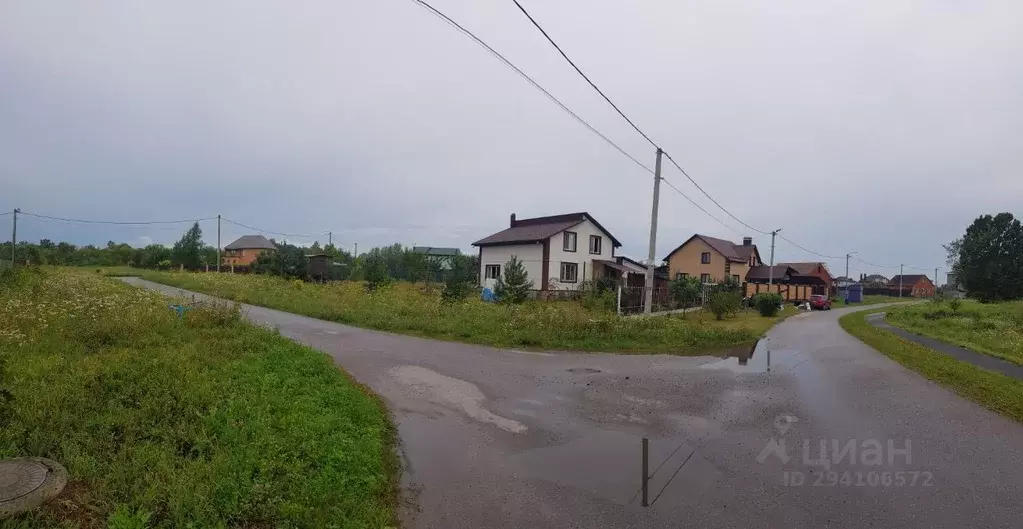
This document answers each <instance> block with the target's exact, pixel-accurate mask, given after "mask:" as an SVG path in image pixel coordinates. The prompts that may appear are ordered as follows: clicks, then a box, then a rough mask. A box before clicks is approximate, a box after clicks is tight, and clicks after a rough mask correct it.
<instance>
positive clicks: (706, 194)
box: [664, 152, 771, 235]
mask: <svg viewBox="0 0 1023 529" xmlns="http://www.w3.org/2000/svg"><path fill="white" fill-rule="evenodd" d="M664 155H665V156H667V157H668V161H669V162H671V164H672V165H674V166H675V167H676V168H677V169H678V170H679V171H681V172H682V174H683V175H685V177H686V178H687V179H689V181H690V182H692V183H693V185H694V186H696V189H699V190H700V192H701V193H703V196H705V197H707V198H709V199H710V201H711V202H713V203H714V205H716V206H717V207H719V208H721V211H724V212H725V213H727V214H728V216H729V217H732V218H733V219H735V221H736V222H738V223H739V224H742V225H743V226H746V227H747V228H749V229H751V230H753V231H755V232H757V233H759V234H761V235H770V233H771V232H769V231H763V230H758V229H756V228H754V227H753V226H750V225H749V224H746V223H745V222H743V220H742V219H740V218H739V217H736V216H735V215H732V212H731V211H728V210H727V209H725V207H724V206H722V205H721V203H720V202H718V201H717V200H714V197H712V196H710V193H708V192H706V191H704V190H703V188H702V187H700V184H697V183H696V180H693V177H691V176H689V173H687V172H686V170H685V169H683V168H682V166H681V165H679V164H678V162H676V161H675V159H674V158H672V157H671V155H670V154H668V153H667V152H665V153H664Z"/></svg>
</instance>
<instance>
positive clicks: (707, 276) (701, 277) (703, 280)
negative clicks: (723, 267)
mask: <svg viewBox="0 0 1023 529" xmlns="http://www.w3.org/2000/svg"><path fill="white" fill-rule="evenodd" d="M704 278H706V279H704ZM712 281H713V279H712V278H711V277H710V274H700V283H703V284H704V285H709V284H711V282H712Z"/></svg>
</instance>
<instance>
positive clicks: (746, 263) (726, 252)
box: [664, 233, 763, 283]
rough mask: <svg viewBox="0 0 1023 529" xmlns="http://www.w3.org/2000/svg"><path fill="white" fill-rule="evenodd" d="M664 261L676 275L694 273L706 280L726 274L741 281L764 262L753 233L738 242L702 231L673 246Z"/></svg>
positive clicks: (724, 277) (674, 275)
mask: <svg viewBox="0 0 1023 529" xmlns="http://www.w3.org/2000/svg"><path fill="white" fill-rule="evenodd" d="M664 261H666V262H667V263H668V273H669V275H670V277H671V278H672V279H678V278H680V277H687V276H691V277H698V278H700V281H702V282H703V283H717V282H719V281H723V280H724V279H726V278H730V279H733V280H735V281H737V282H739V283H741V282H742V281H743V280H744V279H745V278H746V274H747V272H749V269H750V268H752V267H755V266H760V265H761V264H763V263H762V262H761V260H760V252H759V251H757V246H756V245H755V244H753V238H752V237H744V238H743V239H742V244H735V243H734V242H731V241H726V240H724V239H718V238H716V237H708V236H706V235H700V234H699V233H697V234H695V235H693V236H692V237H690V238H689V239H687V240H686V242H684V243H682V244H681V245H679V247H678V248H675V249H674V250H672V251H671V253H669V254H668V255H667V256H666V257H665V258H664Z"/></svg>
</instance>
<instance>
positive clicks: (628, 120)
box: [512, 0, 670, 158]
mask: <svg viewBox="0 0 1023 529" xmlns="http://www.w3.org/2000/svg"><path fill="white" fill-rule="evenodd" d="M512 2H515V5H516V6H517V7H518V8H519V11H522V14H523V15H526V18H528V19H529V21H530V22H532V23H533V25H534V26H536V29H538V30H540V33H543V36H544V37H546V38H547V41H548V42H550V43H551V45H552V46H554V49H556V50H558V53H560V54H561V56H562V57H564V58H565V60H566V61H568V64H571V65H572V68H575V71H576V72H577V73H578V74H579V75H581V76H582V78H583V79H586V82H587V83H590V86H592V87H593V89H594V90H596V91H597V93H598V94H600V97H603V98H604V101H607V104H609V105H611V108H613V109H615V112H618V115H619V116H621V117H622V119H624V120H625V121H627V122H628V123H629V125H632V128H634V129H636V132H638V133H639V134H640V136H643V139H645V140H646V141H648V142H650V145H652V146H653V147H654V148H656V149H659V148H660V147H659V146H658V145H657V144H656V143H654V140H651V139H650V136H647V135H646V133H645V132H643V131H642V130H640V128H639V127H637V126H636V124H635V123H633V122H632V120H631V119H629V116H626V115H625V112H622V109H620V108H618V105H616V104H614V102H613V101H611V98H609V97H607V94H605V93H604V92H603V91H602V90H601V89H600V88H598V87H597V85H596V84H594V82H593V81H591V80H590V78H589V77H587V76H586V74H584V73H583V71H582V70H580V69H579V67H578V66H576V64H575V62H573V61H572V59H570V58H569V57H568V55H567V54H565V52H564V51H563V50H562V49H561V46H558V43H557V42H554V39H552V38H551V36H550V35H549V34H548V33H547V31H545V30H544V29H543V27H541V26H540V23H539V22H537V21H536V19H535V18H533V16H532V15H530V14H529V11H526V8H524V7H522V4H520V3H519V0H512ZM665 154H667V153H665ZM669 158H670V156H669Z"/></svg>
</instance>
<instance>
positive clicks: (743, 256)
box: [663, 233, 757, 263]
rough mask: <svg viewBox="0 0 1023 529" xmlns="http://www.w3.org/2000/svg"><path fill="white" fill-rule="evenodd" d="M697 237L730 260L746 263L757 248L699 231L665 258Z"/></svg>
mask: <svg viewBox="0 0 1023 529" xmlns="http://www.w3.org/2000/svg"><path fill="white" fill-rule="evenodd" d="M697 237H699V238H700V239H703V242H705V243H707V245H708V246H710V247H711V248H713V249H714V251H715V252H717V253H719V254H721V255H723V256H724V257H725V259H728V260H729V261H735V262H738V263H745V262H746V261H749V256H750V254H751V253H753V252H755V251H756V248H757V246H756V245H755V244H753V245H750V246H743V245H741V244H735V243H734V242H732V241H726V240H724V239H718V238H717V237H708V236H707V235H700V234H699V233H697V234H695V235H693V236H692V237H690V238H688V239H686V242H684V243H682V244H680V245H678V248H675V249H674V250H672V251H671V253H669V254H668V255H667V256H665V258H664V259H663V260H664V261H667V260H668V259H670V258H671V256H672V255H674V254H675V252H677V251H679V250H681V249H682V247H683V246H685V245H687V244H689V241H692V240H693V239H695V238H697Z"/></svg>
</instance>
